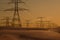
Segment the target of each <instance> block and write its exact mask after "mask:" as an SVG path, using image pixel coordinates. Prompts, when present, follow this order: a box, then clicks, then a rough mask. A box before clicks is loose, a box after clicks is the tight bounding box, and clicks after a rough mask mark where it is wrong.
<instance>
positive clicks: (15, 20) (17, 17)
mask: <svg viewBox="0 0 60 40" xmlns="http://www.w3.org/2000/svg"><path fill="white" fill-rule="evenodd" d="M10 3H11V4H12V3H13V4H14V8H11V9H6V10H5V11H14V15H13V19H12V26H14V27H15V26H18V27H22V25H21V21H20V15H19V11H24V10H27V9H25V8H19V3H23V4H24V3H25V2H23V1H22V0H11V2H9V3H8V4H10Z"/></svg>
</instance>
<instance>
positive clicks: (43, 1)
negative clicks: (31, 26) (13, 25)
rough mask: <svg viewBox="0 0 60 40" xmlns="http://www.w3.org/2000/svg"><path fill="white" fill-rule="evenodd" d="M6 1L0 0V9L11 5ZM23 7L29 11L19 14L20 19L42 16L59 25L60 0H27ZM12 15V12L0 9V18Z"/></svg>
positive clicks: (33, 18)
mask: <svg viewBox="0 0 60 40" xmlns="http://www.w3.org/2000/svg"><path fill="white" fill-rule="evenodd" d="M7 2H9V0H0V10H2V9H7V8H11V7H13V5H11V4H10V5H9V6H8V4H7ZM5 3H6V4H5ZM19 5H20V4H19ZM24 7H26V8H28V9H29V11H25V12H23V13H21V14H20V16H21V20H24V21H25V20H27V19H29V20H30V21H36V20H37V17H41V16H42V17H45V18H46V19H48V20H51V21H52V22H54V23H56V24H58V25H60V0H28V1H27V2H26V4H25V5H24ZM12 15H13V13H12V12H3V11H0V18H1V17H6V16H12Z"/></svg>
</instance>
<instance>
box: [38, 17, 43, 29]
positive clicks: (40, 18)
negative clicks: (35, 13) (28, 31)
mask: <svg viewBox="0 0 60 40" xmlns="http://www.w3.org/2000/svg"><path fill="white" fill-rule="evenodd" d="M43 18H44V17H38V19H39V23H40V28H43V27H44V25H43V22H44V21H43Z"/></svg>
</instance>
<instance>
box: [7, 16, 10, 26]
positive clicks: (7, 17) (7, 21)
mask: <svg viewBox="0 0 60 40" xmlns="http://www.w3.org/2000/svg"><path fill="white" fill-rule="evenodd" d="M9 23H10V22H9V17H6V26H7V27H8V26H9Z"/></svg>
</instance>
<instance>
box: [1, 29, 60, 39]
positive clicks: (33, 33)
mask: <svg viewBox="0 0 60 40" xmlns="http://www.w3.org/2000/svg"><path fill="white" fill-rule="evenodd" d="M0 32H3V33H4V32H6V33H17V34H19V35H18V38H17V37H15V36H12V35H10V34H8V35H3V36H0V40H60V33H57V32H53V31H44V30H19V31H18V30H8V31H7V30H3V31H0Z"/></svg>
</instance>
